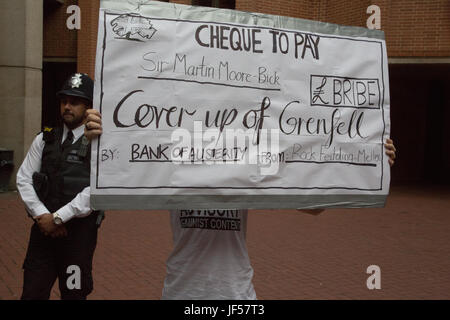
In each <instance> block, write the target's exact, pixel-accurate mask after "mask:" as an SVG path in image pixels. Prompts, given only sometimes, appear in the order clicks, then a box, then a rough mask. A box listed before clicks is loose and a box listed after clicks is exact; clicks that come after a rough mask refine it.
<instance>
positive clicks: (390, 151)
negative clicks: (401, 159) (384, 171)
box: [384, 139, 397, 167]
mask: <svg viewBox="0 0 450 320" xmlns="http://www.w3.org/2000/svg"><path fill="white" fill-rule="evenodd" d="M384 147H385V148H386V154H387V155H388V156H389V159H388V161H389V165H390V166H391V167H392V166H393V165H394V160H395V158H396V156H395V151H397V149H395V146H394V141H392V140H391V139H387V140H386V143H385V144H384Z"/></svg>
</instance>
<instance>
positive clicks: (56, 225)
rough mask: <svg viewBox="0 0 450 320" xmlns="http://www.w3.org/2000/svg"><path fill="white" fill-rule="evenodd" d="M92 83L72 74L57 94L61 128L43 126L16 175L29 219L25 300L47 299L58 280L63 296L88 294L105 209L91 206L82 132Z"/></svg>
mask: <svg viewBox="0 0 450 320" xmlns="http://www.w3.org/2000/svg"><path fill="white" fill-rule="evenodd" d="M93 87H94V86H93V81H92V79H91V78H90V77H89V76H88V75H86V74H81V73H76V74H73V75H72V76H70V77H69V78H68V79H67V81H66V82H65V84H64V86H63V88H62V90H61V91H59V92H58V97H59V99H60V112H61V118H62V121H63V127H60V128H47V127H46V128H45V129H44V131H43V132H41V133H40V134H39V135H38V136H37V137H36V138H35V139H34V141H33V143H32V145H31V147H30V150H29V151H28V153H27V155H26V157H25V159H24V161H23V163H22V165H21V167H20V169H19V171H18V173H17V189H18V191H19V193H20V196H21V198H22V200H23V202H24V204H25V207H26V210H27V212H28V214H29V215H30V216H31V217H32V218H33V220H34V224H33V226H32V227H31V234H30V240H29V245H28V249H27V253H26V258H25V262H24V264H23V268H24V283H23V292H22V297H21V298H22V299H23V300H41V299H42V300H47V299H49V296H50V291H51V289H52V286H53V283H54V282H55V280H56V278H58V279H59V289H60V292H61V299H63V300H73V299H75V300H78V299H80V300H84V299H86V297H87V295H88V294H89V293H91V292H92V289H93V281H92V259H93V255H94V250H95V247H96V243H97V228H98V226H99V224H100V222H101V220H102V218H103V213H102V212H99V211H92V210H91V208H90V187H89V182H90V181H89V177H90V149H91V148H90V142H89V140H88V139H87V138H86V137H84V135H83V133H84V132H83V125H84V123H85V120H86V118H85V112H86V110H87V109H89V108H92V95H93Z"/></svg>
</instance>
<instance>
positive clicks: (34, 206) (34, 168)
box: [16, 125, 91, 222]
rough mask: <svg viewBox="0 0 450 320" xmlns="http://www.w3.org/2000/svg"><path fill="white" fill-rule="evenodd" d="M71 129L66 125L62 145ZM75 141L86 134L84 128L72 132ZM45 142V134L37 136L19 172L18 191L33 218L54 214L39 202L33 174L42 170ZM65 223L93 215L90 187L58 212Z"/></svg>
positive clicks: (80, 127)
mask: <svg viewBox="0 0 450 320" xmlns="http://www.w3.org/2000/svg"><path fill="white" fill-rule="evenodd" d="M68 132H69V129H68V128H67V127H66V126H65V125H64V130H63V136H62V140H61V143H62V142H63V141H64V140H65V139H66V137H67V133H68ZM72 133H73V136H74V139H73V142H75V141H77V140H78V139H79V138H80V137H81V136H82V135H83V134H84V126H79V127H78V128H76V129H74V130H72ZM44 146H45V141H44V140H43V133H42V132H41V133H40V134H38V135H37V136H36V138H35V139H34V140H33V143H32V144H31V147H30V150H28V153H27V155H26V157H25V159H24V160H23V163H22V165H21V166H20V169H19V171H18V172H17V179H16V182H17V189H18V191H19V194H20V196H21V198H22V200H23V202H24V204H25V207H26V209H27V211H28V212H29V213H30V214H31V216H32V217H33V218H36V217H38V216H40V215H42V214H44V213H52V212H49V210H48V209H47V208H46V207H45V205H44V204H43V203H42V202H41V201H40V200H39V198H38V196H37V194H36V192H35V191H34V188H33V173H34V172H39V171H40V170H41V163H42V151H43V150H44ZM56 212H57V213H58V214H59V216H60V217H61V219H62V221H63V222H67V221H69V220H70V219H72V218H74V217H85V216H87V215H89V214H90V213H91V208H90V187H86V188H84V189H83V190H82V191H81V192H80V193H78V194H77V195H76V197H75V198H74V199H73V200H72V201H71V202H69V203H68V204H66V205H65V206H63V207H61V208H60V209H58V210H57V211H56Z"/></svg>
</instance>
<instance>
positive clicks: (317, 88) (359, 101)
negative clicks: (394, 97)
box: [310, 75, 381, 109]
mask: <svg viewBox="0 0 450 320" xmlns="http://www.w3.org/2000/svg"><path fill="white" fill-rule="evenodd" d="M380 97H381V94H380V83H379V81H378V79H376V78H351V77H339V76H327V75H311V78H310V104H311V106H324V107H333V108H336V107H338V108H358V109H379V108H380V104H381V99H380Z"/></svg>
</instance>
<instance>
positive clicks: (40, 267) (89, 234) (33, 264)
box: [21, 212, 98, 300]
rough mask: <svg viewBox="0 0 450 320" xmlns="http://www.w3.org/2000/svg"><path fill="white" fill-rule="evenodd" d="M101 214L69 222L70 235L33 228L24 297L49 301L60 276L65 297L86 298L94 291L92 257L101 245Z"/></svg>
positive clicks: (26, 265)
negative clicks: (99, 228) (53, 236)
mask: <svg viewBox="0 0 450 320" xmlns="http://www.w3.org/2000/svg"><path fill="white" fill-rule="evenodd" d="M96 219H97V213H94V212H93V213H91V214H90V215H89V216H87V217H85V218H73V219H72V220H70V221H68V222H67V223H66V224H65V227H66V229H67V234H68V235H67V237H64V238H52V237H50V236H45V235H44V234H43V233H42V232H41V231H40V230H39V227H38V225H37V223H34V224H33V226H32V227H31V233H30V241H29V244H28V249H27V254H26V257H25V262H24V264H23V269H24V281H23V291H22V297H21V299H22V300H48V299H49V297H50V291H51V289H52V287H53V284H54V283H55V280H56V278H58V280H59V290H60V293H61V299H63V300H85V299H86V297H87V295H88V294H90V293H91V292H92V289H93V279H92V258H93V256H94V250H95V247H96V245H97V229H98V226H97V224H96Z"/></svg>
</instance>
